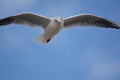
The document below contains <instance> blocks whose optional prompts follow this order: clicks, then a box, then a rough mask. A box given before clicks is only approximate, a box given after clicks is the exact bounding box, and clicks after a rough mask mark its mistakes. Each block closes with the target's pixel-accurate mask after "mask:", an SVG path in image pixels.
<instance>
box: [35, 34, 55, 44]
mask: <svg viewBox="0 0 120 80" xmlns="http://www.w3.org/2000/svg"><path fill="white" fill-rule="evenodd" d="M52 39H53V38H50V37H48V36H46V35H45V34H42V35H41V36H39V37H38V38H36V41H37V42H39V43H42V44H46V43H48V42H50V41H51V40H52Z"/></svg>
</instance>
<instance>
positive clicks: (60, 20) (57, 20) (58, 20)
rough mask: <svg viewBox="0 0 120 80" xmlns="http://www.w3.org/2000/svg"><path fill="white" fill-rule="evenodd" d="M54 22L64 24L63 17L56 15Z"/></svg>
mask: <svg viewBox="0 0 120 80" xmlns="http://www.w3.org/2000/svg"><path fill="white" fill-rule="evenodd" d="M54 22H55V23H56V24H58V25H62V24H63V19H62V18H61V17H56V18H55V19H54Z"/></svg>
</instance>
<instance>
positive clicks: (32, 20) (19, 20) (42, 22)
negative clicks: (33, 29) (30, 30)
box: [0, 13, 50, 28]
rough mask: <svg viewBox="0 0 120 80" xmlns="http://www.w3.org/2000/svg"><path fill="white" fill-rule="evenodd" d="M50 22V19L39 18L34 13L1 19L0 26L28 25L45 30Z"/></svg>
mask: <svg viewBox="0 0 120 80" xmlns="http://www.w3.org/2000/svg"><path fill="white" fill-rule="evenodd" d="M49 22H50V19H49V18H46V17H43V16H39V15H36V14H33V13H23V14H19V15H15V16H10V17H7V18H3V19H0V26H2V25H8V24H12V23H16V24H27V25H30V26H41V27H43V28H45V27H46V26H47V25H48V24H49Z"/></svg>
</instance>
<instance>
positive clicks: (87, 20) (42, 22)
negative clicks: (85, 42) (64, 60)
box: [0, 13, 120, 44]
mask: <svg viewBox="0 0 120 80" xmlns="http://www.w3.org/2000/svg"><path fill="white" fill-rule="evenodd" d="M12 23H15V24H27V25H29V26H32V27H36V26H37V27H42V28H43V29H44V33H43V34H42V35H41V36H40V37H38V38H37V39H36V40H37V41H38V42H40V43H43V44H45V43H48V42H50V41H51V40H52V39H53V37H54V36H55V35H56V34H57V33H58V32H59V31H60V30H62V29H64V28H70V27H74V26H98V27H105V28H116V29H120V25H119V24H117V23H115V22H113V21H110V20H107V19H105V18H102V17H99V16H95V15H92V14H81V15H76V16H72V17H68V18H61V17H55V18H47V17H44V16H41V15H37V14H33V13H22V14H18V15H15V16H10V17H7V18H3V19H0V26H3V25H8V24H12Z"/></svg>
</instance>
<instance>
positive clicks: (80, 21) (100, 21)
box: [64, 14, 120, 29]
mask: <svg viewBox="0 0 120 80" xmlns="http://www.w3.org/2000/svg"><path fill="white" fill-rule="evenodd" d="M75 25H77V26H98V27H106V28H116V29H120V25H119V24H117V23H115V22H113V21H110V20H107V19H105V18H101V17H98V16H95V15H91V14H84V15H78V16H73V17H70V18H66V19H64V28H69V27H72V26H75Z"/></svg>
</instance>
